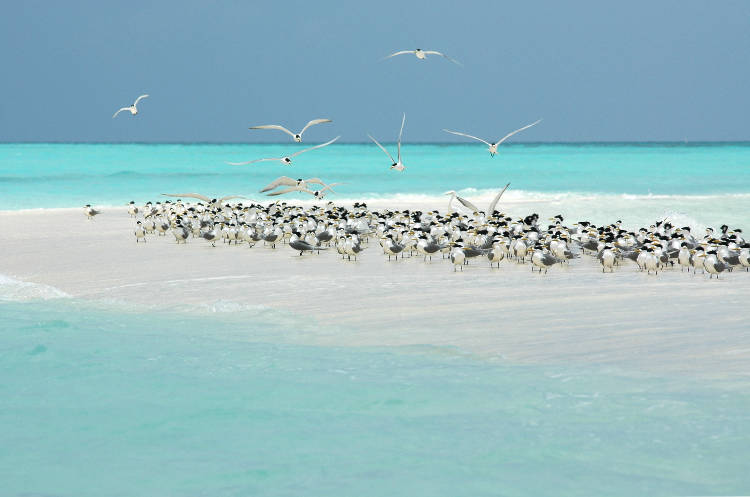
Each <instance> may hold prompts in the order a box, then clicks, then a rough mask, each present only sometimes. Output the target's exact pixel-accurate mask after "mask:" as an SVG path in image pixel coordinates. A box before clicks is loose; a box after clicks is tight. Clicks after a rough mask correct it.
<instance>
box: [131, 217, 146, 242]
mask: <svg viewBox="0 0 750 497" xmlns="http://www.w3.org/2000/svg"><path fill="white" fill-rule="evenodd" d="M133 233H134V234H135V243H138V242H139V241H141V239H143V242H144V243H145V242H146V230H145V229H144V228H143V224H142V223H141V222H140V221H138V222H137V223H136V226H135V230H134V231H133Z"/></svg>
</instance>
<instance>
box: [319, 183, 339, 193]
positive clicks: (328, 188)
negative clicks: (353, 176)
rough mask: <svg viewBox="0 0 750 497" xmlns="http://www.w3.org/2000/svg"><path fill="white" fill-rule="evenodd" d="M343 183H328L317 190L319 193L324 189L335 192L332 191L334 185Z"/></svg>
mask: <svg viewBox="0 0 750 497" xmlns="http://www.w3.org/2000/svg"><path fill="white" fill-rule="evenodd" d="M343 184H344V183H331V184H330V185H326V186H325V188H321V189H320V190H319V192H320V193H323V192H324V191H326V190H331V191H332V192H333V193H336V192H334V191H333V187H334V186H336V185H343Z"/></svg>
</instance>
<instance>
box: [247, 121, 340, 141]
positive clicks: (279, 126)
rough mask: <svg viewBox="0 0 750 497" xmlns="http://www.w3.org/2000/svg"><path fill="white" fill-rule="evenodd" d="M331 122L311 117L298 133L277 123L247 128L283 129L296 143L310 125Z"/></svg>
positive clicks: (300, 139)
mask: <svg viewBox="0 0 750 497" xmlns="http://www.w3.org/2000/svg"><path fill="white" fill-rule="evenodd" d="M330 122H333V121H331V120H330V119H313V120H312V121H310V122H309V123H307V124H306V125H305V127H304V128H302V131H300V132H299V133H296V134H295V133H292V132H291V131H289V130H288V129H286V128H285V127H284V126H281V125H278V124H264V125H262V126H251V127H250V128H248V129H278V130H279V131H283V132H284V133H286V134H288V135H289V136H291V137H292V138H294V141H296V142H297V143H299V142H301V141H302V134H303V133H304V132H305V131H306V130H307V128H309V127H310V126H315V125H316V124H322V123H330Z"/></svg>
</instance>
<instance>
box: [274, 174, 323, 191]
mask: <svg viewBox="0 0 750 497" xmlns="http://www.w3.org/2000/svg"><path fill="white" fill-rule="evenodd" d="M311 184H314V185H321V186H326V184H325V183H323V181H322V180H321V179H320V178H310V179H302V178H299V179H296V180H295V179H292V178H290V177H289V176H280V177H278V178H276V179H275V180H273V181H272V182H271V183H269V184H268V185H266V186H264V187H263V189H262V190H261V191H260V193H266V192H269V191H271V190H273V189H275V188H278V187H280V186H292V187H294V190H297V191H304V190H309V187H310V185H311ZM294 190H289V191H294ZM284 193H287V192H286V191H285V192H284Z"/></svg>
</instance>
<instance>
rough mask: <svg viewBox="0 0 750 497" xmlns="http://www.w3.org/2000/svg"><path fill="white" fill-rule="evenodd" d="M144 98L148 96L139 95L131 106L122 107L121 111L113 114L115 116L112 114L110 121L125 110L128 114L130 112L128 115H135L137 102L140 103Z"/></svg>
mask: <svg viewBox="0 0 750 497" xmlns="http://www.w3.org/2000/svg"><path fill="white" fill-rule="evenodd" d="M146 97H148V95H141V96H140V97H138V98H136V99H135V102H134V103H133V105H129V106H127V107H123V108H122V109H120V110H118V111H117V112H115V114H114V115H113V116H112V119H114V118H115V117H117V114H119V113H120V112H122V111H124V110H127V111H129V112H130V113H131V114H132V115H136V114H138V107H137V105H138V102H140V101H141V100H142V99H144V98H146Z"/></svg>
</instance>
